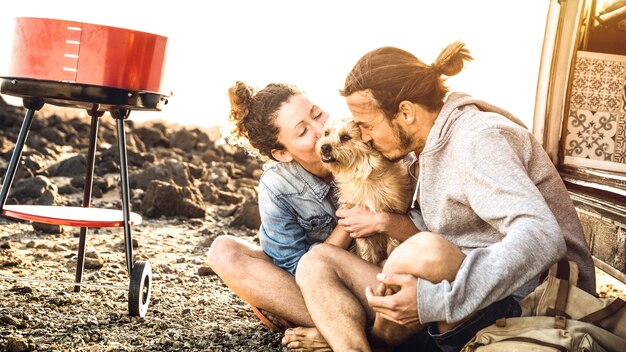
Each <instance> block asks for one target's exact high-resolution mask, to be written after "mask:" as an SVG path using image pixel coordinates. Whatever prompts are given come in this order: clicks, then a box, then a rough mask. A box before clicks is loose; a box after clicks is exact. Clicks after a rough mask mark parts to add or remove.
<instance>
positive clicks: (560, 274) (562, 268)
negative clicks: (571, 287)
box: [539, 259, 571, 282]
mask: <svg viewBox="0 0 626 352" xmlns="http://www.w3.org/2000/svg"><path fill="white" fill-rule="evenodd" d="M570 271H571V270H570V265H569V261H568V260H567V259H561V260H559V261H558V262H556V263H555V264H554V265H552V266H551V267H550V268H549V269H548V270H546V271H544V272H543V273H541V276H539V282H543V281H544V280H545V279H546V278H547V277H548V275H551V276H555V277H556V278H557V279H561V280H565V281H569V280H570Z"/></svg>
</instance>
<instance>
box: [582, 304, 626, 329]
mask: <svg viewBox="0 0 626 352" xmlns="http://www.w3.org/2000/svg"><path fill="white" fill-rule="evenodd" d="M624 306H626V302H624V301H622V299H621V298H619V297H618V298H616V299H615V300H613V302H611V303H610V304H609V305H608V306H606V307H604V308H602V309H600V310H598V311H595V312H593V313H591V314H588V315H586V316H584V317H582V318H580V319H578V320H580V321H582V322H585V323H592V324H595V323H597V322H599V321H601V320H604V319H606V318H608V317H610V316H612V315H613V314H615V313H617V312H619V311H620V310H621V309H622V308H624Z"/></svg>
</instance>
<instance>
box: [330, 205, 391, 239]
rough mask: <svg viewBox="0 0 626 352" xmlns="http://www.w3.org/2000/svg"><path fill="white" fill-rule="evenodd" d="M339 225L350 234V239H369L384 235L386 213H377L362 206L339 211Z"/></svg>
mask: <svg viewBox="0 0 626 352" xmlns="http://www.w3.org/2000/svg"><path fill="white" fill-rule="evenodd" d="M336 215H337V217H338V218H339V222H338V223H339V225H341V226H343V228H344V229H345V230H346V231H347V232H348V233H350V237H352V238H359V237H368V236H371V235H374V234H377V233H384V223H383V222H384V216H385V213H375V212H373V211H370V210H369V209H367V208H365V207H362V206H354V207H352V208H350V209H348V208H347V207H344V208H341V209H339V210H337V213H336Z"/></svg>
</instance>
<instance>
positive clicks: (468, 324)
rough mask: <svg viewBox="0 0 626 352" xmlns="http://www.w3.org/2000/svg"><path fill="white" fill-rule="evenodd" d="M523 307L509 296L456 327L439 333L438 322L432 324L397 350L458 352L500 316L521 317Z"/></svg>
mask: <svg viewBox="0 0 626 352" xmlns="http://www.w3.org/2000/svg"><path fill="white" fill-rule="evenodd" d="M521 314H522V309H521V307H520V305H519V303H518V302H517V301H516V300H515V299H514V298H513V297H512V296H508V297H506V298H504V299H502V300H500V301H498V302H495V303H493V304H491V305H490V306H488V307H486V308H483V309H481V310H479V311H478V312H477V313H476V314H474V315H473V316H471V317H470V318H469V319H468V320H466V321H464V322H463V323H461V324H460V325H458V326H456V327H455V328H454V329H452V330H449V331H446V332H444V333H442V334H441V333H439V330H438V329H437V324H430V325H428V327H427V328H425V329H424V330H422V331H420V332H419V333H417V334H415V335H414V336H413V337H411V338H410V339H409V340H408V341H406V342H405V343H403V344H402V345H401V346H400V347H398V348H397V349H396V351H410V350H413V351H414V350H415V349H416V348H418V350H419V351H426V352H431V351H432V352H435V351H437V352H458V351H460V350H461V349H462V348H463V346H465V344H466V343H467V342H469V340H471V339H472V338H473V337H474V335H476V333H477V332H478V331H480V330H482V329H483V328H485V327H487V326H489V325H491V324H493V323H495V322H496V320H498V319H500V318H513V317H519V316H520V315H521Z"/></svg>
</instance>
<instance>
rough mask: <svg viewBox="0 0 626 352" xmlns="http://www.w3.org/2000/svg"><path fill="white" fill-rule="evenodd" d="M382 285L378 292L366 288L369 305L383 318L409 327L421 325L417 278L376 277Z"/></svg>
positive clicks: (411, 276) (384, 275) (407, 276)
mask: <svg viewBox="0 0 626 352" xmlns="http://www.w3.org/2000/svg"><path fill="white" fill-rule="evenodd" d="M376 279H378V280H379V281H380V282H381V285H379V287H377V288H376V292H374V290H373V289H372V288H371V287H366V288H365V296H366V297H367V303H368V304H369V305H370V307H372V309H374V311H375V312H376V313H378V314H380V316H381V317H383V318H385V319H387V320H390V321H393V322H395V323H397V324H400V325H404V326H408V325H412V324H418V323H419V313H418V310H417V278H416V277H414V276H413V275H400V274H383V273H380V274H378V275H376Z"/></svg>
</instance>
